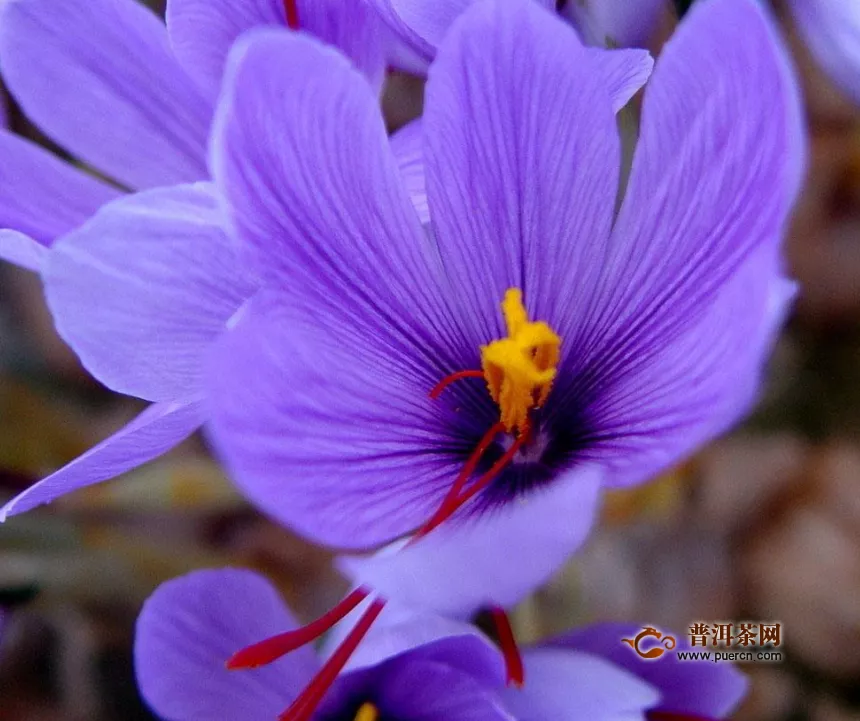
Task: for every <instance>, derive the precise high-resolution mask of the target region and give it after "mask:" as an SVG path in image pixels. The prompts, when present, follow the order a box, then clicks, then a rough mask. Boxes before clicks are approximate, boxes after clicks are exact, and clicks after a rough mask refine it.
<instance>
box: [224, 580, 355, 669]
mask: <svg viewBox="0 0 860 721" xmlns="http://www.w3.org/2000/svg"><path fill="white" fill-rule="evenodd" d="M368 594H369V592H368V591H365V590H364V589H363V588H357V589H355V590H354V591H353V592H352V593H350V594H349V595H348V596H347V597H346V598H344V599H343V600H342V601H341V602H340V603H339V604H337V606H335V607H334V608H333V609H331V611H328V612H327V613H324V614H323V615H322V616H320V617H319V618H318V619H317V620H316V621H312V622H311V623H309V624H308V625H307V626H302V627H301V628H297V629H296V630H294V631H287V632H286V633H279V634H278V635H277V636H272V637H271V638H267V639H265V640H263V641H260V642H258V643H255V644H253V645H251V646H246V647H245V648H243V649H241V650H240V651H237V652H236V653H234V654H233V655H232V656H231V657H230V659H229V660H228V661H227V668H228V669H230V670H231V671H234V670H237V669H243V668H257V667H258V666H265V665H266V664H267V663H272V661H277V660H278V659H279V658H280V657H281V656H284V655H286V654H288V653H289V652H290V651H295V650H296V649H297V648H301V647H302V646H304V645H305V644H308V643H310V642H311V641H314V640H316V639H317V638H319V637H320V636H322V635H323V634H324V633H325V632H326V631H328V630H329V629H330V628H331V627H332V626H334V625H335V624H336V623H337V622H338V621H341V620H343V619H344V618H346V616H347V615H348V614H349V613H350V612H351V611H352V610H353V609H354V608H355V607H356V606H358V604H360V603H361V602H362V601H363V600H364V599H365V598H367V596H368Z"/></svg>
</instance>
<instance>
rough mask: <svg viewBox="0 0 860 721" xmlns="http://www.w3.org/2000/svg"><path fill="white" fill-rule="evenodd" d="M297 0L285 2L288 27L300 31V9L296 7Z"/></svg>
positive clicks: (285, 0) (286, 0)
mask: <svg viewBox="0 0 860 721" xmlns="http://www.w3.org/2000/svg"><path fill="white" fill-rule="evenodd" d="M296 3H297V0H284V10H286V11H287V27H289V28H291V29H293V30H298V29H299V8H298V6H297V5H296Z"/></svg>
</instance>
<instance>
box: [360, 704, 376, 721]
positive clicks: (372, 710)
mask: <svg viewBox="0 0 860 721" xmlns="http://www.w3.org/2000/svg"><path fill="white" fill-rule="evenodd" d="M378 718H379V711H378V710H377V708H376V706H374V705H373V704H372V703H363V704H361V708H360V709H358V713H357V714H356V715H355V721H376V719H378Z"/></svg>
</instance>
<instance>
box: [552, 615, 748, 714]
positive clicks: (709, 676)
mask: <svg viewBox="0 0 860 721" xmlns="http://www.w3.org/2000/svg"><path fill="white" fill-rule="evenodd" d="M641 630H642V626H633V625H631V624H614V623H601V624H595V625H592V626H586V627H584V628H582V629H578V630H576V631H572V632H570V633H567V634H564V635H562V636H560V637H558V638H555V639H552V640H551V641H548V642H546V643H545V644H544V645H545V646H548V647H552V648H567V649H573V650H575V651H584V652H586V653H590V654H595V655H597V656H602V657H603V658H605V659H606V660H607V661H611V662H612V663H614V664H616V665H618V666H620V667H622V668H625V669H627V670H628V671H630V672H631V673H634V674H636V675H637V676H639V677H640V678H642V679H644V680H645V681H647V682H648V683H650V684H652V685H653V686H655V687H656V688H657V689H658V690H659V691H660V694H661V699H660V703H659V708H660V709H661V710H664V711H670V712H674V713H679V714H690V715H692V716H705V717H708V718H715V719H722V718H727V717H729V716H730V715H731V713H732V711H733V710H734V709H735V707H736V706H737V705H738V703H740V701H741V699H742V698H743V697H744V695H745V694H746V690H747V686H748V685H749V684H748V681H747V678H746V676H744V674H743V673H741V672H740V671H738V670H737V668H735V667H734V666H732V665H730V664H727V663H713V662H712V661H683V662H681V661H678V657H677V655H676V653H666V654H663V656H661V657H660V659H659V662H654V661H652V660H646V659H642V658H640V657H639V656H638V655H636V653H634V652H633V650H632V649H631V648H630V647H629V646H626V645H624V644H622V643H621V642H620V640H621V639H622V638H632V637H633V636H635V635H636V634H637V633H639V631H641ZM674 638H675V639H676V641H677V646H676V649H675V650H676V652H677V651H678V650H680V651H683V650H686V649H688V648H690V645H689V642H688V641H687V640H686V637H685V636H681V635H679V634H675V635H674Z"/></svg>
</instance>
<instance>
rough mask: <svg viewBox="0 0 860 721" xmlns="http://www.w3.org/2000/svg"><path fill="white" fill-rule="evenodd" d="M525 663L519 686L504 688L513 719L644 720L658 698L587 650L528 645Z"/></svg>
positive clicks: (652, 689) (640, 682)
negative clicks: (520, 686) (523, 680)
mask: <svg viewBox="0 0 860 721" xmlns="http://www.w3.org/2000/svg"><path fill="white" fill-rule="evenodd" d="M523 665H524V666H525V676H526V683H525V685H524V686H523V688H521V689H516V688H508V689H505V690H503V691H502V699H503V701H504V702H505V704H506V705H507V707H508V708H509V709H510V710H511V711H512V712H513V714H514V716H516V718H517V721H550V720H552V721H555V720H556V719H558V720H561V719H564V720H565V721H567V720H568V719H570V720H571V721H572V720H573V719H576V720H577V721H578V720H579V719H582V721H586V719H587V721H642V719H643V715H644V712H645V710H646V709H648V708H651V707H652V706H655V705H656V703H657V701H658V699H659V698H660V695H659V693H658V691H657V690H656V689H655V688H654V687H653V686H651V685H649V684H647V683H645V682H644V681H642V680H640V679H639V678H637V677H636V676H634V675H633V674H632V673H629V672H628V671H625V670H624V669H622V668H620V667H618V666H615V665H614V664H611V663H608V662H607V661H605V660H603V659H602V658H600V657H599V656H593V655H591V654H586V653H578V652H576V651H563V650H557V649H544V648H531V649H527V650H525V651H524V652H523Z"/></svg>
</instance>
